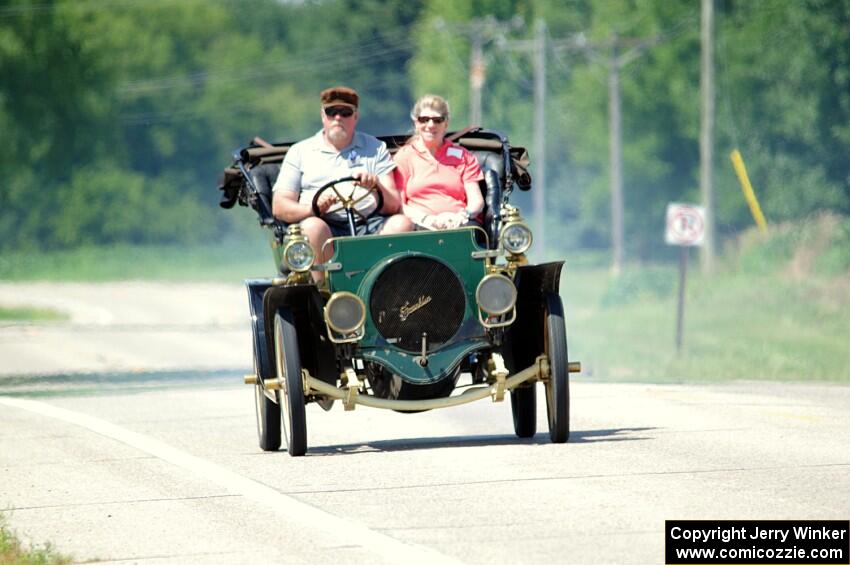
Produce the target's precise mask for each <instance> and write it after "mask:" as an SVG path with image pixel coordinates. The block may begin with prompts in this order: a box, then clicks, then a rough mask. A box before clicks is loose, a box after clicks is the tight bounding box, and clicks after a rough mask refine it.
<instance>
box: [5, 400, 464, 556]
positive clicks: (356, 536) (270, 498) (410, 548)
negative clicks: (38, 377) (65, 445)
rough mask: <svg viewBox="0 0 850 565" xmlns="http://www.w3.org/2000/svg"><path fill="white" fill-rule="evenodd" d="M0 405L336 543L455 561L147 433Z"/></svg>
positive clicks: (60, 412) (34, 406) (30, 406)
mask: <svg viewBox="0 0 850 565" xmlns="http://www.w3.org/2000/svg"><path fill="white" fill-rule="evenodd" d="M0 404H5V405H6V406H10V407H12V408H19V409H22V410H27V411H29V412H34V413H36V414H39V415H41V416H46V417H50V418H55V419H57V420H62V421H64V422H68V423H69V424H74V425H77V426H81V427H83V428H86V429H88V430H90V431H92V432H94V433H97V434H100V435H102V436H104V437H108V438H111V439H114V440H116V441H120V442H122V443H125V444H127V445H129V446H130V447H133V448H135V449H138V450H140V451H144V452H145V453H148V454H150V455H153V456H154V457H157V458H159V459H162V460H163V461H167V462H169V463H171V464H173V465H177V466H178V467H182V468H183V469H186V470H187V471H190V472H192V473H194V474H195V476H197V477H199V478H202V479H206V480H209V481H211V482H213V483H215V484H217V485H219V486H221V487H223V488H225V489H227V490H228V491H229V492H231V493H234V494H239V495H241V496H244V497H245V498H247V499H250V500H253V501H254V502H257V503H259V504H262V505H264V506H266V507H268V508H270V509H271V510H273V511H274V512H276V513H277V514H279V515H280V516H281V517H283V518H284V519H286V520H288V521H289V522H291V523H292V524H298V525H301V526H304V527H305V528H306V529H307V530H310V531H311V534H312V533H313V532H320V533H324V534H325V535H326V536H327V537H328V538H329V539H331V540H333V541H334V542H335V543H337V544H341V545H351V546H354V547H362V548H364V549H366V550H367V551H370V552H372V553H375V554H378V555H380V556H382V557H383V558H384V559H386V560H387V561H389V562H404V563H422V564H426V563H427V564H431V563H460V561H458V560H456V559H453V558H451V557H448V556H446V555H443V554H442V553H439V552H437V551H434V550H432V549H430V548H427V547H423V546H421V545H413V544H408V543H404V542H402V541H399V540H397V539H395V538H392V537H390V536H387V535H385V534H382V533H380V532H376V531H374V530H372V529H370V528H369V527H367V526H366V525H365V524H362V523H360V522H357V521H354V520H348V519H345V518H340V517H339V516H336V515H334V514H330V513H328V512H325V511H324V510H320V509H318V508H316V507H315V506H312V505H310V504H307V503H304V502H301V501H299V500H297V499H295V498H293V497H291V496H287V495H285V494H283V493H281V492H279V491H277V490H275V489H273V488H271V487H268V486H266V485H264V484H262V483H259V482H257V481H255V480H253V479H249V478H247V477H244V476H242V475H239V474H237V473H234V472H233V471H230V470H228V469H225V468H224V467H222V466H220V465H216V464H215V463H212V462H210V461H207V460H205V459H201V458H200V457H196V456H194V455H190V454H189V453H186V452H185V451H181V450H179V449H177V448H175V447H172V446H170V445H168V444H166V443H164V442H161V441H159V440H157V439H154V438H152V437H150V436H146V435H144V434H140V433H137V432H133V431H131V430H128V429H126V428H122V427H121V426H117V425H115V424H112V423H110V422H107V421H106V420H102V419H100V418H96V417H94V416H89V415H87V414H83V413H80V412H74V411H72V410H67V409H65V408H59V407H57V406H53V405H50V404H47V403H44V402H39V401H36V400H28V399H23V398H10V397H5V396H0Z"/></svg>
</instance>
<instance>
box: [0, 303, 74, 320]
mask: <svg viewBox="0 0 850 565" xmlns="http://www.w3.org/2000/svg"><path fill="white" fill-rule="evenodd" d="M67 319H68V315H67V314H65V313H63V312H58V311H56V310H51V309H48V308H32V307H29V306H20V307H11V308H7V307H3V306H0V321H15V322H58V321H62V320H67Z"/></svg>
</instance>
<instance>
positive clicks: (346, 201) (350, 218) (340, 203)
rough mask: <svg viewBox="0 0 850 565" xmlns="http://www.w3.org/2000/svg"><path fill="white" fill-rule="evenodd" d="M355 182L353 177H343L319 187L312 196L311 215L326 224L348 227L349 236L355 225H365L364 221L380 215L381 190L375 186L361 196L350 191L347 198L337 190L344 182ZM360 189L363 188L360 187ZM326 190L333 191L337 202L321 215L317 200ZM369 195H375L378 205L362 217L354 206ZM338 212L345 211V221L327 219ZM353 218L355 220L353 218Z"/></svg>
mask: <svg viewBox="0 0 850 565" xmlns="http://www.w3.org/2000/svg"><path fill="white" fill-rule="evenodd" d="M356 180H357V179H356V178H354V177H343V178H341V179H337V180H332V181H331V182H329V183H327V184H326V185H324V186H323V187H321V188H320V189H319V190H317V191H316V194H315V195H313V203H312V206H313V214H314V215H315V216H316V217H317V218H322V219H323V220H325V221H326V222H328V223H330V224H334V225H338V226H348V227H349V228H350V229H351V235H355V230H354V226H355V224H357V223H365V222H366V220H368V219H369V218H371V217H372V216H375V215H377V214H378V213H380V211H381V208H383V207H384V195H383V193H382V192H381V189H380V188H379V187H378V186H377V185H375V186H373V187H372V188H368V189H364V190H365V191H366V192H364V193H363V194H361V195H359V196H354V191H351V194H350V195H349V196H345V195H344V194H342V193H341V192H340V191H339V190H338V189H337V185H338V184H342V183H344V182H352V181H356ZM360 188H363V187H360ZM328 190H333V191H334V194H336V197H337V202H336V203H334V204H332V205H331V206H330V208H328V209H327V210H325V212H324V213H322V211H321V210H319V198H320V197H321V196H322V194H324V193H325V192H326V191H328ZM371 194H374V195H375V200H376V201H377V204H378V205H377V206H375V209H374V210H373V211H372V212H370V213H368V214H366V215H364V214H363V212H361V211H360V210H358V209H357V208H356V207H355V206H356V205H357V204H359V203H360V202H362V201H363V200H365V199H366V198H368V197H369V196H370V195H371ZM340 210H345V214H346V216H347V218H346V220H347V221H340V220H337V219H334V218H329V217H328V214H330V213H332V212H339V211H340ZM355 216H356V217H357V218H355Z"/></svg>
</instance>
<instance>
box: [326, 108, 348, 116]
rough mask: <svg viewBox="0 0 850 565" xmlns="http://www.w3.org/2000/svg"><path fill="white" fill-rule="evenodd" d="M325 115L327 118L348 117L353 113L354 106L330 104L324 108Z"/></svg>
mask: <svg viewBox="0 0 850 565" xmlns="http://www.w3.org/2000/svg"><path fill="white" fill-rule="evenodd" d="M325 115H326V116H327V117H329V118H335V117H337V116H340V117H342V118H350V117H351V116H353V115H354V108H349V107H348V106H331V107H329V108H325Z"/></svg>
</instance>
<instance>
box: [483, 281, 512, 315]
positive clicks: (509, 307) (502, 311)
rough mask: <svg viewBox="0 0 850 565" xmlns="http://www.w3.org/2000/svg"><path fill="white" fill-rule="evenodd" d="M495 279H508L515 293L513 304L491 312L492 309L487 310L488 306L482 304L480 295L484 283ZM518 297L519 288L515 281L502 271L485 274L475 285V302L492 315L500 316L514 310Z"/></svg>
mask: <svg viewBox="0 0 850 565" xmlns="http://www.w3.org/2000/svg"><path fill="white" fill-rule="evenodd" d="M493 279H505V280H506V281H508V283H509V284H510V285H511V289H512V290H513V293H512V294H513V297H512V299H511V305H510V306H508V307H507V308H505V309H504V310H501V311H492V312H491V311H490V310H487V309H486V308H484V307H483V306H482V305H481V298H480V296H479V293H480V292H481V287H482V286H483V285H484V283H485V282H487V281H489V280H493ZM516 299H517V289H516V285H515V284H514V281H512V280H511V279H510V277H507V276H505V275H503V274H502V273H490V274H489V275H484V277H483V278H482V279H481V280H480V281H478V286H476V287H475V302H476V303H477V304H478V308H479V309H481V310H484V311H485V312H487V313H488V314H489V315H490V316H494V317H499V316H503V315H504V314H507V313H508V312H510V311H511V310H513V309H514V307H515V306H516Z"/></svg>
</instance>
